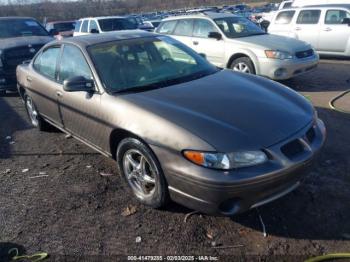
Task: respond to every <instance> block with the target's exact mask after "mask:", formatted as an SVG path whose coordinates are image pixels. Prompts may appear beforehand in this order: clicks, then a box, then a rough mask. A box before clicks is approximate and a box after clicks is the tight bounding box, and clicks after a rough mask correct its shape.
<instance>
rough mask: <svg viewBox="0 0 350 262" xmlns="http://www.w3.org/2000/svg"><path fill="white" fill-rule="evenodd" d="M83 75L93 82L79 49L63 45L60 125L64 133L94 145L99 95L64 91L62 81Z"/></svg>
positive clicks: (98, 129)
mask: <svg viewBox="0 0 350 262" xmlns="http://www.w3.org/2000/svg"><path fill="white" fill-rule="evenodd" d="M76 76H83V77H85V78H86V79H93V74H92V71H91V68H90V66H89V64H88V62H87V60H86V58H85V56H84V54H83V53H82V51H81V50H80V48H79V47H77V46H75V45H71V44H65V45H64V47H63V51H62V57H61V60H60V65H59V72H58V80H59V82H60V84H61V86H60V90H61V96H60V99H59V108H60V111H61V112H62V123H63V126H64V128H65V129H66V130H68V131H69V132H71V133H73V134H74V135H76V136H78V137H79V138H81V139H83V140H84V141H86V142H88V143H90V144H93V145H95V146H97V145H99V144H100V143H101V139H100V138H101V136H102V134H104V132H101V128H102V127H103V126H104V125H103V122H102V121H100V118H101V115H100V113H101V104H100V101H101V94H100V93H99V90H97V89H96V91H95V92H84V91H80V92H66V91H64V90H63V83H64V80H67V79H69V78H72V77H76Z"/></svg>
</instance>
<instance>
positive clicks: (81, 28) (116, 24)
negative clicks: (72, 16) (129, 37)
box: [73, 16, 137, 36]
mask: <svg viewBox="0 0 350 262" xmlns="http://www.w3.org/2000/svg"><path fill="white" fill-rule="evenodd" d="M132 29H137V26H136V25H135V24H133V23H132V22H131V21H130V20H129V19H128V18H126V17H122V16H102V17H88V18H81V19H79V20H78V21H77V23H76V24H75V30H74V34H73V36H79V35H88V34H98V33H105V32H111V31H120V30H132Z"/></svg>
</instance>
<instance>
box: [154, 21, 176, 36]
mask: <svg viewBox="0 0 350 262" xmlns="http://www.w3.org/2000/svg"><path fill="white" fill-rule="evenodd" d="M176 23H177V21H176V20H173V21H167V22H164V23H162V24H161V25H160V27H159V30H158V33H160V34H165V35H170V34H172V33H173V32H174V29H175V26H176Z"/></svg>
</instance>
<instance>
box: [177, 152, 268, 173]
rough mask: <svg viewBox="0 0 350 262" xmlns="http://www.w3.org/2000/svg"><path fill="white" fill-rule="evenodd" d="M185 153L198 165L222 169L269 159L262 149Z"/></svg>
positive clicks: (259, 162) (251, 164) (254, 163)
mask: <svg viewBox="0 0 350 262" xmlns="http://www.w3.org/2000/svg"><path fill="white" fill-rule="evenodd" d="M183 154H184V156H185V158H186V159H188V160H189V161H191V162H193V163H195V164H197V165H200V166H204V167H208V168H215V169H222V170H229V169H234V168H240V167H248V166H255V165H259V164H262V163H264V162H266V161H267V156H266V154H265V153H264V152H262V151H240V152H235V153H228V154H225V153H211V152H200V151H191V150H185V151H184V152H183Z"/></svg>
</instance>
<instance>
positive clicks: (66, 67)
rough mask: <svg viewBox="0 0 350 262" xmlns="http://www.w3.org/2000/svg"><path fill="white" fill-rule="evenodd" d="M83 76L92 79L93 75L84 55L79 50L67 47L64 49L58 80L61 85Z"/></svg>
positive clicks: (70, 46)
mask: <svg viewBox="0 0 350 262" xmlns="http://www.w3.org/2000/svg"><path fill="white" fill-rule="evenodd" d="M75 76H83V77H85V78H86V79H91V78H92V74H91V70H90V68H89V65H88V64H87V62H86V60H85V57H84V55H83V54H82V52H81V51H80V49H79V48H77V47H75V46H72V45H65V46H64V48H63V53H62V58H61V63H60V70H59V73H58V79H59V82H60V83H63V81H64V80H67V79H69V78H71V77H75Z"/></svg>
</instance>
